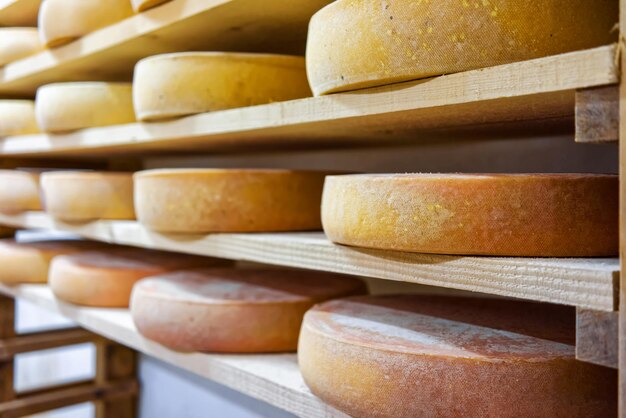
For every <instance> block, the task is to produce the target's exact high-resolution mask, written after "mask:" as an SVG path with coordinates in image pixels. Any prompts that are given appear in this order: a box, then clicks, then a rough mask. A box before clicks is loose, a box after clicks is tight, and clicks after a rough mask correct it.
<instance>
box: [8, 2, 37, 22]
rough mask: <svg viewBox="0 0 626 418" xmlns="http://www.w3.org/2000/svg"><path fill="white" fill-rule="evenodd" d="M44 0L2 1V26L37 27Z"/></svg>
mask: <svg viewBox="0 0 626 418" xmlns="http://www.w3.org/2000/svg"><path fill="white" fill-rule="evenodd" d="M41 2H42V0H0V26H37V15H38V13H39V6H40V5H41Z"/></svg>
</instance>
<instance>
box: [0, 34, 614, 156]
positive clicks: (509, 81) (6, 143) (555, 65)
mask: <svg viewBox="0 0 626 418" xmlns="http://www.w3.org/2000/svg"><path fill="white" fill-rule="evenodd" d="M614 54H615V48H614V47H613V46H606V47H600V48H595V49H591V50H585V51H577V52H572V53H568V54H563V55H557V56H552V57H546V58H540V59H536V60H531V61H526V62H519V63H513V64H506V65H502V66H498V67H492V68H486V69H481V70H475V71H468V72H464V73H458V74H451V75H446V76H441V77H435V78H432V79H428V80H420V81H414V82H408V83H401V84H395V85H390V86H385V87H380V88H375V89H369V90H360V91H356V92H351V93H342V94H335V95H330V96H323V97H315V98H308V99H301V100H294V101H289V102H283V103H272V104H268V105H262V106H254V107H247V108H240V109H230V110H225V111H219V112H211V113H203V114H199V115H194V116H189V117H186V118H182V119H176V120H172V121H167V122H159V123H143V124H142V123H136V124H129V125H118V126H110V127H105V128H93V129H86V130H83V131H78V132H74V133H70V134H65V135H45V134H44V135H24V136H19V137H9V138H5V139H3V140H0V155H4V156H13V157H17V156H23V157H24V156H30V157H34V156H37V157H40V158H41V157H44V156H47V157H51V156H57V157H58V156H73V157H82V158H84V157H85V156H92V157H93V156H95V155H100V156H102V155H124V156H128V155H131V154H141V155H144V154H145V153H146V152H164V151H167V152H168V153H172V152H179V153H180V152H187V153H189V152H193V153H198V152H207V151H212V152H226V151H231V152H232V151H242V150H257V149H273V150H276V149H289V148H293V147H320V146H321V145H323V144H325V145H326V146H338V145H342V146H347V145H354V144H367V143H381V142H383V143H389V142H398V141H412V142H413V141H415V140H416V139H417V140H418V139H419V138H423V137H424V135H426V134H431V135H433V136H435V137H436V136H437V135H440V136H444V137H450V136H451V135H452V136H454V135H455V134H458V132H457V131H456V130H462V129H463V128H466V129H467V127H468V126H471V127H473V128H472V129H476V127H477V126H478V127H482V128H483V130H488V129H491V130H493V129H498V126H497V125H496V126H494V124H498V123H506V124H512V125H513V126H514V127H515V129H519V128H520V126H522V125H526V126H528V125H531V126H537V125H547V126H548V129H550V130H554V127H555V126H554V125H555V123H557V122H561V124H562V123H563V121H565V122H567V121H569V122H571V118H572V117H573V116H574V96H575V91H576V90H577V89H581V88H588V87H594V86H603V85H608V84H614V83H616V82H617V79H618V76H617V67H616V66H615V62H614ZM530 121H533V122H532V123H530ZM500 129H507V127H506V126H503V127H501V128H500ZM508 129H510V127H509V128H508ZM465 134H467V132H465ZM466 136H467V135H466Z"/></svg>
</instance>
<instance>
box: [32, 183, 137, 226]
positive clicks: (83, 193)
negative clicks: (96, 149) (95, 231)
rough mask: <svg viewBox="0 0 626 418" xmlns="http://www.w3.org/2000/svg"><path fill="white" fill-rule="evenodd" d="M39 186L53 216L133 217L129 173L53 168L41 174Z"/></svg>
mask: <svg viewBox="0 0 626 418" xmlns="http://www.w3.org/2000/svg"><path fill="white" fill-rule="evenodd" d="M41 187H42V190H43V195H44V202H45V207H46V212H47V213H48V214H50V216H52V217H53V218H55V219H60V220H64V221H88V220H94V219H135V210H134V206H133V177H132V174H130V173H115V172H106V173H105V172H89V171H84V172H80V171H78V172H74V171H53V172H47V173H44V174H42V176H41Z"/></svg>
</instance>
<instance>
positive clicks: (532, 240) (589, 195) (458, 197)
mask: <svg viewBox="0 0 626 418" xmlns="http://www.w3.org/2000/svg"><path fill="white" fill-rule="evenodd" d="M322 222H323V224H324V231H325V232H326V235H327V236H328V238H329V239H330V240H332V241H334V242H337V243H341V244H347V245H354V246H358V247H368V248H379V249H386V250H400V251H410V252H422V253H435V254H477V255H499V256H536V257H578V256H580V257H583V256H584V257H591V256H614V255H616V254H617V251H618V178H617V176H613V175H585V174H397V175H376V174H373V175H351V176H330V177H328V178H327V179H326V184H325V187H324V195H323V202H322Z"/></svg>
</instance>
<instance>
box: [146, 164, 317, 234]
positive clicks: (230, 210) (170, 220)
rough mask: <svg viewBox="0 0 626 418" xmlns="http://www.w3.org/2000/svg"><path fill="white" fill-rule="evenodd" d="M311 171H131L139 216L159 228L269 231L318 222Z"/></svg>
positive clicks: (307, 226)
mask: <svg viewBox="0 0 626 418" xmlns="http://www.w3.org/2000/svg"><path fill="white" fill-rule="evenodd" d="M325 174H326V173H323V172H315V171H291V170H263V169H259V170H255V169H249V170H236V169H172V170H148V171H142V172H138V173H136V174H135V207H136V210H137V218H138V219H139V221H140V222H141V223H142V224H143V225H145V226H146V227H148V228H150V229H153V230H156V231H162V232H189V233H200V232H272V231H300V230H315V229H319V228H320V227H321V221H320V214H319V205H320V200H321V193H322V187H323V183H324V176H325Z"/></svg>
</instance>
